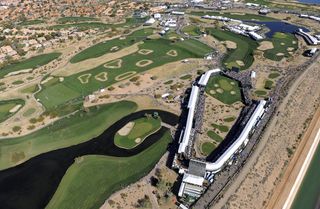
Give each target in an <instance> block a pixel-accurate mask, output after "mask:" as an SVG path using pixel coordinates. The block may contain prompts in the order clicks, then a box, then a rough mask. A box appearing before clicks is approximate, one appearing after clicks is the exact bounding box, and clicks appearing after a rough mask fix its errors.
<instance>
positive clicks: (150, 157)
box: [46, 132, 171, 209]
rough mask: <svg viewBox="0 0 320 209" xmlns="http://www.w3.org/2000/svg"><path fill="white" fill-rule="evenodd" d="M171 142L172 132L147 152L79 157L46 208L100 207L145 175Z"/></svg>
mask: <svg viewBox="0 0 320 209" xmlns="http://www.w3.org/2000/svg"><path fill="white" fill-rule="evenodd" d="M110 140H111V139H110ZM170 142H171V136H170V133H169V132H166V133H165V134H164V135H163V137H162V138H161V139H160V140H158V141H157V142H155V143H154V144H153V145H152V146H150V147H149V148H148V149H146V150H144V151H143V152H141V153H139V154H137V155H135V156H132V157H108V156H98V155H88V156H83V157H80V158H81V159H79V161H78V162H77V161H76V162H75V163H74V164H73V165H72V166H71V167H70V168H69V169H68V170H67V172H66V175H65V176H64V177H63V179H62V181H61V182H60V185H59V187H58V189H57V191H56V193H55V194H54V196H53V198H52V199H51V201H50V202H49V204H48V205H47V207H46V208H47V209H50V208H64V209H72V208H77V209H86V208H99V207H100V206H101V205H102V204H103V202H104V201H105V199H106V198H108V197H109V196H110V195H111V194H112V193H114V192H115V191H117V190H119V189H121V188H123V187H125V186H127V185H128V184H130V183H133V182H135V181H137V180H138V179H139V178H141V177H143V176H145V175H146V174H147V173H148V172H149V171H150V170H151V169H152V168H153V167H154V165H155V164H156V163H157V162H158V160H159V159H160V158H161V156H162V155H163V153H164V152H165V151H166V149H167V145H168V143H170Z"/></svg>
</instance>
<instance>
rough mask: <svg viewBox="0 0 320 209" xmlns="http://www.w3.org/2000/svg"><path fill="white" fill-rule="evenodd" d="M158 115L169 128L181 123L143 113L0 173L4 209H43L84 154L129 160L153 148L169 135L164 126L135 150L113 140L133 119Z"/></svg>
mask: <svg viewBox="0 0 320 209" xmlns="http://www.w3.org/2000/svg"><path fill="white" fill-rule="evenodd" d="M155 111H156V112H158V113H159V116H160V117H161V120H162V121H163V122H165V123H167V124H170V125H173V126H174V125H176V124H177V123H178V119H179V118H178V116H176V115H175V114H173V113H170V112H165V111H160V110H143V111H139V112H136V113H133V114H130V115H128V116H126V117H124V118H122V119H120V120H119V121H117V122H116V123H114V124H113V125H112V126H111V127H109V128H108V129H107V130H106V131H104V132H103V133H102V134H101V135H100V136H98V137H96V138H93V139H91V140H90V141H87V142H84V143H81V144H78V145H74V146H70V147H67V148H62V149H58V150H54V151H51V152H47V153H43V154H40V155H38V156H36V157H33V158H31V159H30V160H28V161H26V162H24V163H22V164H20V165H17V166H15V167H12V168H8V169H5V170H2V171H0V202H1V208H11V209H15V208H17V209H20V208H24V209H38V208H39V209H40V208H41V209H42V208H44V207H45V206H46V205H47V204H48V202H49V201H50V199H51V198H52V196H53V195H54V193H55V191H56V189H57V188H58V185H59V183H60V181H61V179H62V178H63V176H64V175H65V172H66V171H67V169H68V168H69V167H70V166H71V165H72V164H73V162H74V159H75V158H77V157H80V156H83V155H93V154H95V155H108V156H118V157H129V156H133V155H135V154H138V153H140V152H141V151H143V150H145V149H146V148H148V147H150V146H151V145H152V144H153V143H155V142H156V141H157V140H158V139H160V138H161V137H162V136H163V134H164V133H165V132H166V130H167V128H165V127H162V128H161V129H160V130H159V131H157V132H156V133H154V134H152V135H150V136H149V137H147V138H146V139H145V140H144V141H143V142H142V143H141V144H140V145H139V146H137V147H135V148H133V149H122V148H119V147H117V146H115V144H114V141H113V138H114V135H115V134H116V133H117V131H118V130H119V129H120V128H122V127H123V126H124V125H126V124H127V123H128V122H130V121H132V120H136V119H138V118H141V117H144V115H145V114H146V113H148V114H152V113H153V112H155Z"/></svg>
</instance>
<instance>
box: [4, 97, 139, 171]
mask: <svg viewBox="0 0 320 209" xmlns="http://www.w3.org/2000/svg"><path fill="white" fill-rule="evenodd" d="M136 109H137V105H136V104H135V103H133V102H129V101H120V102H115V103H111V104H107V105H101V106H94V107H90V108H89V111H86V112H85V111H79V112H77V113H75V114H74V115H71V116H69V117H65V118H63V119H60V120H58V121H56V122H54V123H53V124H52V125H49V126H47V127H45V128H43V129H40V130H38V131H35V132H33V133H31V134H28V135H26V136H22V137H17V138H10V139H2V140H0V170H1V169H4V168H8V167H11V166H13V165H16V164H17V163H21V162H24V161H26V160H28V159H30V158H31V157H33V156H36V155H39V154H41V153H45V152H49V151H51V150H55V149H59V148H62V147H68V146H71V145H74V144H79V143H81V142H84V141H86V140H89V139H91V138H93V137H95V136H98V135H99V134H101V133H102V132H103V131H104V130H105V129H106V128H108V127H109V126H110V125H112V124H113V123H114V122H116V121H118V120H119V119H121V118H122V117H124V116H126V115H128V114H130V113H132V112H134V111H135V110H136Z"/></svg>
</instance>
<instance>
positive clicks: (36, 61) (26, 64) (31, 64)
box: [0, 52, 61, 78]
mask: <svg viewBox="0 0 320 209" xmlns="http://www.w3.org/2000/svg"><path fill="white" fill-rule="evenodd" d="M60 55H61V53H57V52H54V53H49V54H42V55H38V56H34V57H31V58H29V59H26V60H22V61H20V62H17V63H13V64H10V65H7V66H6V67H4V68H2V69H0V78H3V77H4V76H5V75H7V74H8V73H11V72H15V71H19V70H25V69H34V68H37V67H40V66H43V65H46V64H48V63H49V62H51V61H52V60H55V59H57V58H58V57H59V56H60Z"/></svg>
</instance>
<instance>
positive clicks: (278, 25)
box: [246, 21, 310, 38]
mask: <svg viewBox="0 0 320 209" xmlns="http://www.w3.org/2000/svg"><path fill="white" fill-rule="evenodd" d="M246 22H251V23H255V24H259V25H264V26H265V27H267V28H269V30H270V31H268V32H267V33H266V34H265V35H266V37H267V38H272V36H273V34H275V33H276V32H281V33H294V32H296V31H297V30H298V29H299V28H301V29H303V30H304V31H307V32H309V31H310V30H309V29H307V28H305V27H303V26H297V25H293V24H290V23H287V22H282V21H278V22H261V21H246Z"/></svg>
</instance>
